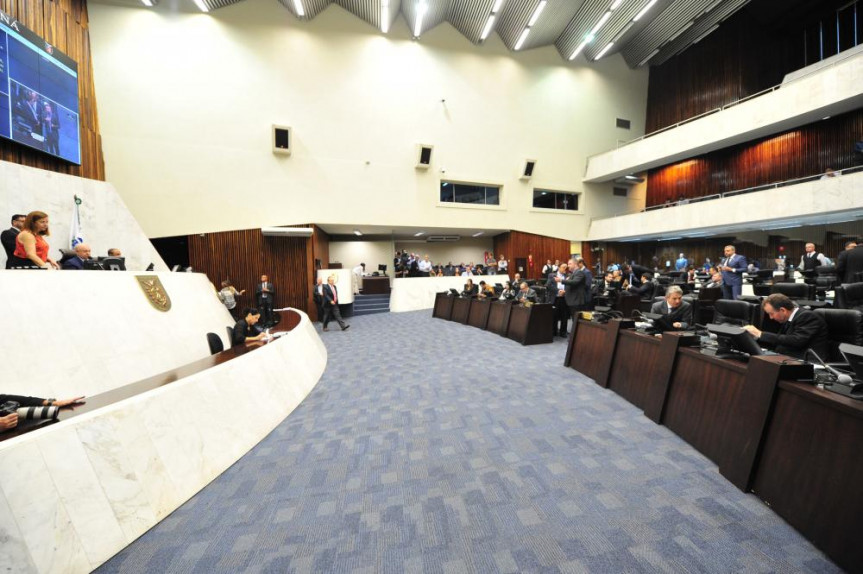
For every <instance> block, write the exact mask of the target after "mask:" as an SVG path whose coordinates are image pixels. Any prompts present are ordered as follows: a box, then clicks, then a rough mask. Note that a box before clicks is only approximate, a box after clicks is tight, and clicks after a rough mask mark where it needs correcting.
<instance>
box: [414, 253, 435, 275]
mask: <svg viewBox="0 0 863 574" xmlns="http://www.w3.org/2000/svg"><path fill="white" fill-rule="evenodd" d="M417 267H418V268H419V270H420V275H423V276H425V277H428V274H429V273H430V272H431V270H432V262H431V261H429V256H428V254H426V256H425V257H423V258H422V261H420V262H419V263H418V265H417Z"/></svg>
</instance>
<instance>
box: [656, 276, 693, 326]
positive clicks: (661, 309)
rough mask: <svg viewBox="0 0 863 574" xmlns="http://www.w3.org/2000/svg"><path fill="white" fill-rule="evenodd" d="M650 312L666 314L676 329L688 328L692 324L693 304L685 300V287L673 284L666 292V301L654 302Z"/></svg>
mask: <svg viewBox="0 0 863 574" xmlns="http://www.w3.org/2000/svg"><path fill="white" fill-rule="evenodd" d="M650 312H651V313H656V314H658V315H665V316H666V317H667V318H666V320H667V321H668V323H669V324H670V325H671V326H672V327H674V328H675V329H687V328H689V326H690V325H691V324H692V305H690V304H689V303H687V302H686V301H684V300H683V289H681V288H680V287H678V286H677V285H671V286H670V287H669V288H668V290H667V291H666V292H665V301H658V302H656V303H654V304H653V307H651V308H650Z"/></svg>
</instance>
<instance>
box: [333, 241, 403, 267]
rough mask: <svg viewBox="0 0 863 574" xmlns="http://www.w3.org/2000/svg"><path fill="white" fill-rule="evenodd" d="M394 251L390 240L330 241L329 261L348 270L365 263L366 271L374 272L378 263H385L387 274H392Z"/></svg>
mask: <svg viewBox="0 0 863 574" xmlns="http://www.w3.org/2000/svg"><path fill="white" fill-rule="evenodd" d="M394 253H395V248H394V247H393V242H392V241H330V263H341V264H342V265H343V266H344V268H345V269H349V270H350V269H353V268H354V267H356V266H357V265H359V264H360V263H365V264H366V273H374V272H375V271H377V270H378V265H386V266H387V275H392V273H393V254H394ZM324 264H325V265H326V263H324Z"/></svg>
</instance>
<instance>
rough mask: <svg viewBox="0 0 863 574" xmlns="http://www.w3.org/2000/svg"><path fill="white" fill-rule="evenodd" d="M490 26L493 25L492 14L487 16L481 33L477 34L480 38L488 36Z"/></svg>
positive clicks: (483, 38)
mask: <svg viewBox="0 0 863 574" xmlns="http://www.w3.org/2000/svg"><path fill="white" fill-rule="evenodd" d="M492 26H494V14H492V15H491V16H489V17H488V21H487V22H486V23H485V28H483V29H482V34H480V36H479V39H480V40H485V39H486V38H488V35H489V34H491V27H492Z"/></svg>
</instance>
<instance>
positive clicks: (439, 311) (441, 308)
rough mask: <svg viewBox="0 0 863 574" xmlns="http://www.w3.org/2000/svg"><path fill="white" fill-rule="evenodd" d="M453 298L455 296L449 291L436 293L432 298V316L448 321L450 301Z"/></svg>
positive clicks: (450, 311)
mask: <svg viewBox="0 0 863 574" xmlns="http://www.w3.org/2000/svg"><path fill="white" fill-rule="evenodd" d="M454 299H455V297H453V296H452V294H451V293H450V292H449V291H443V292H441V293H438V294H436V295H435V298H434V309H433V310H432V317H435V318H437V319H446V320H447V321H449V320H450V318H451V317H452V302H453V300H454Z"/></svg>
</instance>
